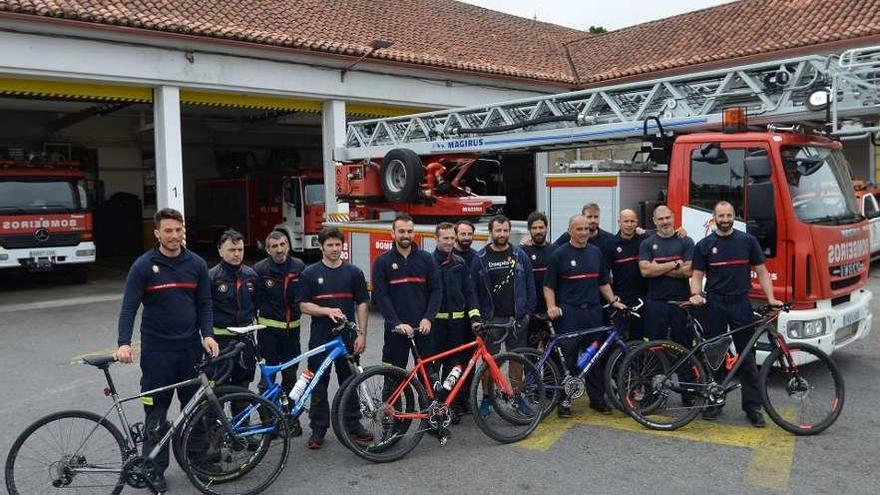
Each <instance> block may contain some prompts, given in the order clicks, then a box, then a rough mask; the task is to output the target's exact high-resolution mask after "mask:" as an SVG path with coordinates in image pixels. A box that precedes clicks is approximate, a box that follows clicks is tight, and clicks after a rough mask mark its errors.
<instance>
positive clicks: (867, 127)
mask: <svg viewBox="0 0 880 495" xmlns="http://www.w3.org/2000/svg"><path fill="white" fill-rule="evenodd" d="M878 80H880V47H870V48H864V49H857V50H850V51H848V52H846V53H844V54H842V55H840V56H816V55H813V56H804V57H799V58H791V59H784V60H774V61H767V62H760V63H756V64H752V65H748V66H740V67H733V68H728V69H718V70H711V71H704V72H697V73H690V74H682V75H676V76H670V77H664V78H660V79H655V80H650V81H644V82H635V83H627V84H620V85H614V86H606V87H596V88H590V89H586V90H581V91H575V92H572V93H565V94H557V95H547V96H540V97H535V98H528V99H522V100H516V101H511V102H504V103H500V104H495V105H485V106H475V107H469V108H460V109H452V110H446V111H439V112H430V113H424V114H417V115H410V116H403V117H393V118H385V119H375V120H367V121H357V122H352V123H349V125H348V130H347V134H346V145H345V146H344V147H342V148H337V150H336V159H337V160H339V161H341V162H343V165H342V166H341V167H340V170H341V171H342V172H340V173H344V174H347V175H352V176H353V178H355V179H358V180H360V179H366V178H368V177H367V174H368V173H374V174H377V175H376V177H374V178H373V179H371V180H372V183H373V184H374V186H373V187H372V188H362V189H356V188H352V193H350V194H349V196H351V195H358V194H359V195H361V196H369V197H375V196H376V190H377V189H376V187H375V184H376V183H377V182H378V183H379V185H381V189H382V192H383V193H384V196H385V199H386V200H388V199H392V197H391V196H390V195H389V192H391V193H399V192H406V191H408V192H409V194H410V196H408V197H407V198H404V199H406V200H407V201H421V202H422V203H426V204H427V203H429V202H430V199H429V193H438V194H440V195H444V194H445V193H444V192H443V191H439V190H437V188H436V182H433V183H432V182H429V180H428V178H430V177H431V176H432V175H435V178H436V174H434V173H432V171H431V170H429V167H430V166H432V165H433V164H435V163H440V164H441V165H444V164H445V163H464V162H467V161H474V160H477V159H479V157H481V156H484V154H486V153H497V152H501V151H535V152H549V151H552V150H556V149H560V148H573V147H589V146H596V145H603V146H613V145H615V144H618V143H623V142H625V141H627V140H632V139H638V138H641V139H642V147H641V151H639V152H638V153H637V154H636V156H634V157H633V160H635V158H636V157H637V156H639V155H641V158H642V161H643V162H645V163H644V165H645V166H644V167H641V168H639V167H636V166H633V165H634V164H632V163H630V164H625V165H624V166H622V169H623V170H630V171H636V172H639V173H641V172H642V171H643V170H651V169H653V170H661V169H662V170H666V171H667V176H666V178H665V179H666V180H665V181H663V182H665V185H666V191H665V192H664V191H662V189H663V182H661V183H659V185H657V182H656V181H655V182H654V184H655V186H654V187H652V188H651V189H650V190H645V191H641V192H639V193H638V194H636V195H632V194H630V193H631V192H632V191H629V192H627V191H623V190H620V189H619V188H618V187H617V184H618V182H617V181H618V180H619V179H620V176H621V174H625V173H626V172H620V171H612V173H611V174H607V175H612V176H613V177H610V178H608V180H605V179H602V180H595V177H590V176H589V174H584V175H583V176H581V177H578V176H576V175H573V176H571V177H567V178H566V177H552V176H549V175H548V176H545V177H546V180H547V185H548V186H550V187H548V188H547V189H544V191H543V192H542V191H538V197H539V198H541V197H544V198H546V202H542V201H540V200H539V207H545V208H546V209H547V210H549V212H550V213H553V212H554V211H557V210H564V215H563V214H560V215H556V214H551V217H552V218H551V228H552V229H554V230H557V231H558V230H559V229H560V228H561V225H562V224H563V223H562V221H561V220H560V219H561V218H566V217H567V216H568V215H571V214H574V213H576V212H577V211H579V210H580V206H581V205H583V204H585V203H588V202H594V201H597V202H601V201H602V198H604V197H607V199H608V201H610V202H611V203H608V204H610V205H613V206H612V207H610V208H607V209H605V211H606V212H608V211H609V210H610V212H609V213H606V214H605V215H604V218H605V220H606V222H607V221H608V220H610V218H609V217H611V218H613V216H614V211H615V210H616V209H617V208H622V207H630V203H632V202H635V203H638V202H652V201H654V202H656V201H657V200H658V193H662V194H664V197H663V198H662V199H661V200H662V201H664V202H666V203H667V204H668V205H669V206H670V207H671V208H672V210H673V211H674V212H675V214H676V218H677V221H678V223H679V224H681V223H684V224H685V226H686V228H687V230H688V232H689V234H690V235H691V236H692V237H694V238H695V240H699V239H700V238H702V237H703V236H704V235H706V234H707V233H708V232H710V230H711V229H712V227H713V226H712V223H711V222H710V221H709V219H710V218H711V208H712V206H713V205H714V204H715V203H716V202H718V201H720V200H727V201H730V202H731V203H733V204H734V205H735V206H736V213H737V222H736V227H738V228H740V229H742V230H746V231H748V232H750V233H752V234H753V235H755V236H756V237H757V238H758V239H759V241H760V242H761V244H762V246H763V247H764V250H765V253H767V255H768V260H769V261H768V268H769V269H770V271H771V272H772V274H773V281H774V290H775V292H776V296H777V298H779V299H784V300H788V301H793V302H794V303H795V308H796V309H795V310H793V311H790V312H787V313H785V315H782V316H781V317H780V318H779V321H778V325H779V327H780V331H781V333H783V335H785V336H786V337H787V338H788V339H789V340H792V341H803V342H807V343H810V344H813V345H816V346H817V347H820V348H822V349H823V350H825V351H826V352H828V353H829V354H830V353H832V351H833V350H834V349H837V348H840V347H842V346H845V345H848V344H850V343H852V342H854V341H856V340H859V339H861V338H864V337H866V336H867V335H868V334H869V333H870V331H871V323H872V315H871V311H870V301H871V297H872V294H871V292H870V291H869V290H867V289H865V284H866V282H867V279H868V269H869V254H870V249H869V240H868V225H867V222H866V221H865V220H864V218H863V217H862V216H861V215H860V214H859V212H858V209H857V206H856V199H855V195H854V193H853V190H852V186H851V185H850V173H849V167H848V164H847V163H846V160H845V158H844V157H843V154H842V152H841V145H840V143H839V142H837V141H834V140H833V139H832V137H833V136H836V135H844V134H848V133H859V134H861V133H865V132H880V127H877V126H873V122H876V116H874V117H873V118H872V117H871V113H872V112H874V113H876V110H873V108H874V106H873V103H872V102H873V101H874V100H873V98H875V96H876V95H877V94H878V93H880V87H878V85H877V81H878ZM747 116H748V117H749V118H748V119H747ZM801 125H803V126H804V127H803V128H800V127H801ZM762 126H763V127H762ZM722 130H723V132H718V131H722ZM379 162H381V163H382V165H381V166H378V163H379ZM358 166H362V167H363V172H361V171H360V169H358V168H357V167H358ZM352 169H354V172H350V171H351V170H352ZM434 170H440V169H439V168H437V167H436V166H434ZM442 173H443V172H442V170H441V174H442ZM628 173H634V172H628ZM444 178H445V179H446V181H448V182H451V179H450V177H449V176H448V175H447V176H445V177H444ZM636 182H639V183H641V184H647V183H648V182H646V181H636ZM337 184H339V180H337ZM596 186H602V187H605V188H607V189H606V190H603V191H602V192H601V193H600V191H599V189H598V187H596ZM554 187H555V188H556V189H555V190H554ZM566 188H568V190H567V191H561V190H564V189H566ZM370 191H372V193H371V192H370ZM419 191H421V193H420V195H418V194H419ZM563 193H564V194H563ZM365 199H369V198H365ZM451 199H452V200H453V201H455V202H458V204H462V203H463V202H462V201H461V200H459V199H457V198H451ZM373 201H376V199H373ZM437 203H438V204H440V202H439V201H438V202H437ZM428 207H430V204H428ZM400 209H403V210H404V211H407V209H406V208H398V210H400ZM345 226H346V227H347V228H350V229H356V228H357V223H356V222H350V223H349V224H346V225H345ZM754 289H755V290H754V291H753V294H755V295H756V296H757V294H758V292H759V291H758V290H757V286H756V287H755V288H754Z"/></svg>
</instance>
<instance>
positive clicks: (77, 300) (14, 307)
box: [0, 294, 122, 313]
mask: <svg viewBox="0 0 880 495" xmlns="http://www.w3.org/2000/svg"><path fill="white" fill-rule="evenodd" d="M121 299H122V294H104V295H98V296H85V297H68V298H65V299H56V300H53V301H40V302H32V303H24V304H10V305H7V306H0V313H9V312H12V311H28V310H33V309H52V308H63V307H65V306H77V305H80V304H91V303H98V302H109V301H119V300H121Z"/></svg>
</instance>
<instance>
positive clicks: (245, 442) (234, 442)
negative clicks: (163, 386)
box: [180, 392, 290, 495]
mask: <svg viewBox="0 0 880 495" xmlns="http://www.w3.org/2000/svg"><path fill="white" fill-rule="evenodd" d="M217 400H218V401H219V406H220V407H219V410H218V409H217V408H216V407H215V405H214V404H212V403H211V402H209V401H204V402H202V403H201V404H200V405H199V406H198V407H197V408H196V409H195V410H194V411H193V413H192V416H191V418H189V419H188V420H187V421H186V426H185V430H184V431H183V434H182V435H183V436H182V440H181V443H180V456H181V457H182V458H183V462H182V463H181V468H183V471H184V472H185V473H186V475H187V477H188V478H189V480H190V481H191V482H192V484H193V485H195V487H196V488H198V489H199V490H200V491H201V492H202V493H207V494H211V495H225V494H239V495H254V494H257V493H260V492H262V491H263V490H265V489H266V488H267V487H268V486H269V485H271V484H272V482H273V481H275V479H276V478H277V477H278V475H279V474H280V473H281V470H282V469H284V465H285V463H286V462H287V456H288V453H289V451H290V444H289V438H288V435H287V423H286V421H285V420H284V415H283V414H282V413H281V412H280V411H279V410H278V408H276V407H275V405H274V404H272V403H271V402H269V401H268V400H266V399H264V398H262V397H260V396H258V395H256V394H254V393H251V392H246V393H245V392H242V393H238V392H233V393H229V394H226V395H223V396H222V397H218V398H217ZM221 414H222V417H221ZM224 419H225V420H226V421H228V422H229V423H230V424H231V425H232V427H233V429H234V432H235V433H234V435H229V433H228V432H227V431H226V428H225V427H224V425H223V420H224Z"/></svg>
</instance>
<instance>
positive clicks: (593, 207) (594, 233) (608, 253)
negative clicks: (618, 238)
mask: <svg viewBox="0 0 880 495" xmlns="http://www.w3.org/2000/svg"><path fill="white" fill-rule="evenodd" d="M581 215H582V216H583V217H584V218H586V219H587V233H588V237H587V242H588V243H590V244H592V245H594V246H596V247H597V248H599V251H601V252H602V258H603V259H604V261H605V265H606V266H610V265H611V261H612V258H613V257H614V247H615V246H614V235H613V234H612V233H610V232H608V231H606V230H604V229H602V228H601V227H599V205H598V204H596V203H587V204H585V205H584V207H583V208H582V209H581ZM569 240H571V234H569V233H568V232H563V233H562V235H560V236H559V237H558V238H557V239H556V240H555V241H553V245H554V246H556V247H559V246H564V245H566V244H568V241H569Z"/></svg>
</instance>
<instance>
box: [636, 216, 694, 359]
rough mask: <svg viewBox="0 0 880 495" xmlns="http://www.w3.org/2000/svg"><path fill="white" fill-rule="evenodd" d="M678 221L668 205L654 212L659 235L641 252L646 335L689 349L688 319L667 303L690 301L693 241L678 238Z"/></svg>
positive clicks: (690, 336) (681, 311)
mask: <svg viewBox="0 0 880 495" xmlns="http://www.w3.org/2000/svg"><path fill="white" fill-rule="evenodd" d="M674 220H675V218H674V216H673V214H672V210H670V209H669V208H668V207H667V206H665V205H660V206H658V207H657V208H655V209H654V224H655V225H656V226H657V232H656V233H654V235H651V236H649V237H648V238H646V239H645V240H644V241H642V244H641V246H640V249H639V270H640V271H641V273H642V276H643V277H645V279H647V282H648V289H647V299H646V301H645V310H644V312H643V315H644V317H645V323H644V333H645V336H646V337H649V338H651V339H665V338H667V336H668V337H670V338H672V340H674V341H675V342H678V343H679V344H681V345H683V346H685V347H687V348H690V347H692V346H693V335H692V334H691V333H690V329H689V328H688V326H687V316H686V314H685V312H684V310H682V309H681V308H678V307H676V306H674V305H672V304H669V303H668V301H686V300H687V299H688V297H690V288H689V287H688V278H689V277H690V276H691V259H692V258H693V253H694V241H693V240H692V239H691V238H690V237H679V236H677V235H676V234H675V228H674V227H673V222H674Z"/></svg>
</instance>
